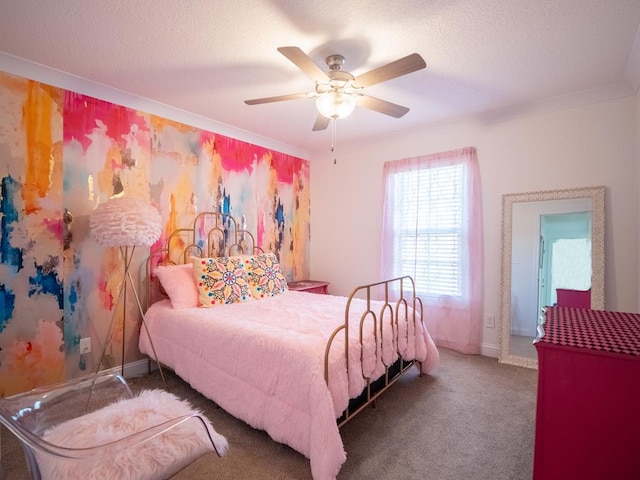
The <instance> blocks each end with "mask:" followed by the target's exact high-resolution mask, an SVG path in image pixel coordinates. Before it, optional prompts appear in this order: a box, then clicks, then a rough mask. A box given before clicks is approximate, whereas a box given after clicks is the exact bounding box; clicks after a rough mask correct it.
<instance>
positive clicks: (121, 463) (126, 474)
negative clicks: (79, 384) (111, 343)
mask: <svg viewBox="0 0 640 480" xmlns="http://www.w3.org/2000/svg"><path fill="white" fill-rule="evenodd" d="M193 414H197V415H199V416H201V417H202V418H203V420H204V421H205V424H206V425H207V428H208V430H209V433H210V434H211V438H212V439H213V442H214V444H215V446H216V450H217V451H218V453H219V454H220V455H222V454H224V453H225V452H226V449H227V440H226V439H225V437H223V436H222V435H220V434H219V433H217V432H216V431H215V430H214V428H213V426H212V425H211V424H210V422H209V421H208V420H207V419H206V418H205V417H204V416H203V415H202V413H201V412H199V411H197V410H194V409H193V408H192V406H191V405H190V404H189V403H188V402H186V401H184V400H180V399H179V398H177V397H176V396H175V395H173V394H171V393H168V392H165V391H163V390H145V391H142V392H141V393H140V394H139V395H138V396H136V397H134V398H130V399H124V400H120V401H119V402H116V403H113V404H111V405H108V406H106V407H104V408H102V409H100V410H97V411H95V412H91V413H88V414H86V415H83V416H80V417H77V418H74V419H72V420H69V421H67V422H64V423H62V424H60V425H57V426H55V427H53V428H51V429H50V430H48V431H47V432H45V434H44V435H43V438H44V440H46V441H48V442H49V443H52V444H55V445H58V446H64V447H69V448H88V447H95V446H100V445H104V444H107V443H109V442H113V441H116V440H120V439H122V438H124V437H127V436H129V435H131V434H133V433H135V432H140V431H142V430H145V429H147V428H150V427H153V426H155V425H158V424H161V423H163V422H166V421H168V420H171V419H174V418H177V417H182V416H185V415H193ZM211 450H213V448H212V446H211V442H210V441H209V437H208V436H207V433H206V431H205V427H204V425H203V424H202V422H201V421H200V420H198V419H197V418H195V417H192V418H190V419H189V420H187V421H186V422H184V423H181V424H179V425H176V426H174V427H173V428H171V429H170V430H168V431H166V432H164V433H162V434H160V435H158V436H156V437H154V438H151V439H148V440H146V441H144V442H141V443H138V444H137V445H135V446H130V447H128V448H124V449H122V450H120V451H118V452H117V453H115V454H111V455H105V456H96V457H95V458H91V459H89V460H73V459H60V458H59V457H53V456H51V455H47V454H43V453H38V454H37V457H38V464H39V466H40V471H41V474H42V478H43V479H45V480H49V479H51V480H53V479H65V480H70V479H78V480H80V479H83V480H86V479H96V480H98V479H100V480H106V479H113V480H116V479H117V480H152V479H153V480H155V479H157V480H161V479H166V478H168V477H169V476H171V475H173V474H174V473H176V472H178V471H179V470H181V469H182V468H184V467H185V466H186V465H188V464H189V463H191V462H193V461H194V460H195V459H197V458H198V457H200V456H201V455H203V454H204V453H206V452H208V451H211Z"/></svg>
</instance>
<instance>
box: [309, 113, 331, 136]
mask: <svg viewBox="0 0 640 480" xmlns="http://www.w3.org/2000/svg"><path fill="white" fill-rule="evenodd" d="M330 121H331V119H330V118H327V117H325V116H324V115H321V114H318V116H317V117H316V123H314V124H313V128H312V130H313V131H314V132H317V131H318V130H325V129H326V128H327V127H328V126H329V122H330Z"/></svg>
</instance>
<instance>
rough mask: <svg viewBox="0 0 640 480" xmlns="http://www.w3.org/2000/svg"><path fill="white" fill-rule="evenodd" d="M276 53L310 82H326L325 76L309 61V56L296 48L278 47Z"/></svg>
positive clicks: (327, 78) (326, 77) (327, 79)
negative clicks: (291, 63) (290, 63)
mask: <svg viewBox="0 0 640 480" xmlns="http://www.w3.org/2000/svg"><path fill="white" fill-rule="evenodd" d="M278 51H279V52H280V53H281V54H283V55H284V56H285V57H287V58H288V59H289V60H290V61H291V62H293V63H294V64H295V65H296V66H297V67H298V68H299V69H300V70H302V71H303V72H304V73H305V74H306V75H307V76H308V77H309V78H310V79H311V80H314V81H316V82H328V81H329V77H328V76H327V74H326V73H325V72H324V71H323V70H322V69H321V68H320V67H319V66H318V65H316V63H315V62H314V61H313V60H311V58H310V57H309V55H307V54H306V53H304V52H303V51H302V50H300V49H299V48H298V47H280V48H278Z"/></svg>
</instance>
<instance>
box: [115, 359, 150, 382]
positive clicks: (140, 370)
mask: <svg viewBox="0 0 640 480" xmlns="http://www.w3.org/2000/svg"><path fill="white" fill-rule="evenodd" d="M157 369H158V364H157V363H156V362H153V361H151V360H148V359H146V358H143V359H141V360H136V361H135V362H129V363H126V364H125V365H124V369H123V368H122V367H120V366H117V367H111V368H107V369H105V371H108V372H113V373H121V372H122V371H123V370H124V378H132V377H140V376H142V375H147V374H149V373H150V372H153V371H154V370H157Z"/></svg>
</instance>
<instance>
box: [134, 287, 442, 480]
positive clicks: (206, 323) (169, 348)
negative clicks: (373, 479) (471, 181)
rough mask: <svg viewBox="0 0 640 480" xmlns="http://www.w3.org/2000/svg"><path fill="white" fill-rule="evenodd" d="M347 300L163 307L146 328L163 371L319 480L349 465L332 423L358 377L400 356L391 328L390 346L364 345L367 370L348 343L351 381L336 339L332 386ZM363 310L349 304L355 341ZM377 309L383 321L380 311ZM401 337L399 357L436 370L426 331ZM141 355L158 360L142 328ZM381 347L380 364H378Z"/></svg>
mask: <svg viewBox="0 0 640 480" xmlns="http://www.w3.org/2000/svg"><path fill="white" fill-rule="evenodd" d="M346 301H347V299H346V298H345V297H337V296H331V295H317V294H311V293H305V292H296V291H288V292H286V293H283V294H281V295H278V296H275V297H272V298H265V299H261V300H253V301H247V302H242V303H236V304H231V305H220V306H216V307H212V308H185V309H173V308H172V307H171V303H170V302H169V300H163V301H161V302H158V303H155V304H154V305H152V306H151V307H150V308H149V310H148V311H147V313H146V323H147V326H148V328H149V331H150V333H151V336H152V338H153V342H154V346H155V350H156V352H157V354H158V357H159V360H160V361H161V362H162V363H163V364H165V365H167V366H169V367H170V368H171V369H173V370H174V371H175V372H176V373H177V374H178V375H180V377H182V378H183V379H184V380H186V381H187V382H189V383H190V384H191V386H192V387H193V388H195V389H196V390H198V391H200V392H201V393H203V394H204V395H205V396H207V397H208V398H210V399H212V400H213V401H215V402H216V403H217V404H218V405H220V406H221V407H222V408H224V409H225V410H226V411H227V412H229V413H230V414H232V415H234V416H236V417H237V418H239V419H242V420H243V421H245V422H247V423H248V424H249V425H251V426H252V427H254V428H258V429H261V430H264V431H266V432H267V433H268V434H269V435H270V436H271V437H272V438H273V439H274V440H276V441H278V442H281V443H284V444H287V445H289V446H290V447H292V448H294V449H295V450H297V451H298V452H300V453H302V454H303V455H305V456H306V457H307V458H309V459H310V463H311V471H312V474H313V478H314V479H315V480H331V479H335V477H336V475H337V474H338V472H339V471H340V467H341V465H342V464H343V463H344V461H345V459H346V455H345V452H344V448H343V444H342V439H341V438H340V433H339V431H338V427H337V424H336V418H338V417H339V416H340V414H341V413H342V412H343V411H344V409H345V408H346V406H347V403H348V401H349V398H350V397H355V396H357V395H358V394H359V393H360V392H361V391H362V389H363V387H364V386H365V385H366V381H365V380H364V379H363V378H362V374H361V373H360V372H361V371H365V372H366V373H367V374H370V375H371V377H372V378H375V377H376V376H378V375H379V374H380V373H382V368H383V365H382V362H384V363H386V364H390V363H391V362H392V361H393V360H395V357H396V356H397V355H395V349H393V348H391V343H390V342H391V338H392V335H391V333H392V332H391V327H390V326H389V325H388V323H389V322H388V321H387V322H385V325H386V326H385V329H384V332H383V335H382V337H383V339H384V340H383V341H382V342H383V343H384V348H381V346H380V342H381V341H380V340H378V341H377V343H378V346H377V348H376V340H374V337H373V335H369V338H367V340H366V341H365V343H364V347H363V348H364V350H365V354H371V355H365V360H364V365H362V369H361V366H360V346H359V343H358V342H356V341H351V340H350V342H349V362H350V363H349V380H348V381H347V374H346V372H345V370H346V369H345V365H344V364H345V360H344V340H343V339H344V336H339V337H338V338H339V339H340V341H339V345H336V346H334V347H333V348H332V350H331V358H330V370H329V371H330V373H329V386H328V387H327V383H326V382H325V380H324V352H325V346H326V343H327V340H328V338H329V336H330V334H331V333H332V332H333V330H334V329H335V328H336V327H337V326H338V325H340V324H342V323H343V322H344V317H345V313H344V312H345V305H346ZM363 305H364V301H359V300H357V299H356V300H354V303H352V308H351V311H352V312H353V313H352V314H350V319H351V320H350V322H351V323H350V334H349V335H350V338H354V339H356V338H357V337H358V331H359V327H358V324H359V321H360V317H361V313H362V311H363ZM372 310H373V311H374V312H375V314H376V315H379V313H380V311H379V310H380V309H379V306H378V307H376V308H372ZM356 312H357V313H356ZM365 330H366V331H369V332H370V330H371V329H370V328H369V329H365ZM398 333H400V335H398V338H400V339H401V341H400V342H399V348H398V350H399V351H400V352H401V354H402V356H403V357H404V358H405V359H407V360H411V359H416V360H419V361H421V362H422V370H423V373H429V372H431V371H432V370H433V369H434V368H435V367H436V366H437V364H438V359H439V356H438V351H437V349H436V347H435V345H434V343H433V341H432V340H431V337H430V336H429V334H428V333H427V332H426V330H424V329H423V328H422V327H421V325H420V324H418V327H417V328H414V326H413V325H412V324H410V325H409V327H408V331H407V326H406V325H403V324H401V325H400V326H399V327H398ZM378 338H380V336H379V337H378ZM140 350H141V351H142V352H143V353H145V354H147V355H149V356H151V357H153V352H152V349H151V346H150V344H149V341H148V337H147V335H146V334H145V332H144V329H142V331H141V335H140ZM376 350H377V351H378V352H380V351H382V352H383V355H382V357H383V358H380V355H378V359H376V356H375V351H376Z"/></svg>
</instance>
